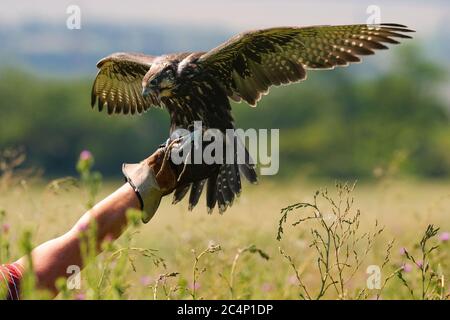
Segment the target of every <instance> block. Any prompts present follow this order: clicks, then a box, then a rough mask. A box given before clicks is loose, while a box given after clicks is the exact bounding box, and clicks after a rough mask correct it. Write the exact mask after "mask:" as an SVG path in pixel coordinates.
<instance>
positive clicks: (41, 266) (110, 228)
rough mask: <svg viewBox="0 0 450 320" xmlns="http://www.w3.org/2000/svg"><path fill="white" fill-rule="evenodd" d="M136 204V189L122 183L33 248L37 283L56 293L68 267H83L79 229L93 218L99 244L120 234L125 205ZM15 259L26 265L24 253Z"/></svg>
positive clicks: (137, 203)
mask: <svg viewBox="0 0 450 320" xmlns="http://www.w3.org/2000/svg"><path fill="white" fill-rule="evenodd" d="M139 205H140V204H139V200H138V198H137V196H136V194H135V192H134V191H133V189H132V188H131V186H130V185H129V184H125V185H123V186H122V187H120V188H119V189H117V190H116V191H115V192H114V193H112V194H111V195H109V196H108V197H107V198H105V199H104V200H102V201H101V202H99V203H98V204H96V205H95V206H94V207H93V208H92V209H91V210H89V211H87V212H86V213H85V214H84V215H83V216H82V217H81V218H80V220H78V222H77V223H76V224H75V225H74V227H73V228H72V229H71V230H69V231H68V232H67V233H66V234H64V235H62V236H60V237H58V238H55V239H53V240H50V241H47V242H45V243H43V244H42V245H40V246H38V247H37V248H35V249H34V250H33V251H32V258H33V268H34V272H35V274H36V277H37V282H38V287H40V288H43V289H49V290H51V291H52V292H53V293H54V294H57V291H56V288H55V281H56V279H58V278H60V277H66V276H68V274H67V267H68V266H70V265H77V266H79V267H80V268H83V262H82V258H81V249H80V236H81V234H82V232H83V231H84V230H86V229H87V228H88V227H89V225H90V224H91V223H92V222H93V221H95V224H96V228H97V247H100V245H101V243H102V242H103V240H104V239H105V238H106V237H108V238H110V239H116V238H118V237H119V236H120V235H121V233H122V232H123V230H124V229H125V227H126V224H127V217H126V211H127V209H129V208H139ZM18 263H19V264H20V265H22V266H23V267H24V268H26V265H27V263H26V258H25V257H23V258H21V259H19V260H18Z"/></svg>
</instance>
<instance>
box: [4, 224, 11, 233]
mask: <svg viewBox="0 0 450 320" xmlns="http://www.w3.org/2000/svg"><path fill="white" fill-rule="evenodd" d="M9 229H10V225H9V224H8V223H4V224H3V225H2V231H3V233H8V232H9Z"/></svg>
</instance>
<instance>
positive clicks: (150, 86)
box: [142, 62, 177, 97]
mask: <svg viewBox="0 0 450 320" xmlns="http://www.w3.org/2000/svg"><path fill="white" fill-rule="evenodd" d="M176 72H177V66H176V65H175V64H174V63H171V62H161V63H153V64H152V66H151V67H150V70H149V71H148V72H147V74H146V75H145V76H144V78H143V79H142V95H143V96H144V97H146V96H148V95H150V94H153V95H155V96H157V97H169V96H171V95H172V90H173V89H174V88H175V87H176V86H177V84H176Z"/></svg>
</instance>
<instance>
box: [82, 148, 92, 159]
mask: <svg viewBox="0 0 450 320" xmlns="http://www.w3.org/2000/svg"><path fill="white" fill-rule="evenodd" d="M91 159H92V153H91V152H90V151H89V150H83V151H81V153H80V160H83V161H89V160H91Z"/></svg>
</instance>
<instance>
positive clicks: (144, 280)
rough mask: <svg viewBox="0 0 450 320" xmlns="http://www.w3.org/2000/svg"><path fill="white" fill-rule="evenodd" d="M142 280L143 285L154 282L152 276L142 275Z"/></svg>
mask: <svg viewBox="0 0 450 320" xmlns="http://www.w3.org/2000/svg"><path fill="white" fill-rule="evenodd" d="M140 281H141V284H142V285H143V286H148V285H149V284H150V283H152V278H150V277H149V276H143V277H141V280H140Z"/></svg>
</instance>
